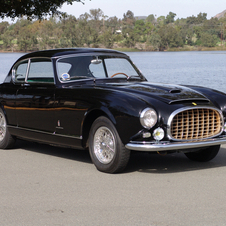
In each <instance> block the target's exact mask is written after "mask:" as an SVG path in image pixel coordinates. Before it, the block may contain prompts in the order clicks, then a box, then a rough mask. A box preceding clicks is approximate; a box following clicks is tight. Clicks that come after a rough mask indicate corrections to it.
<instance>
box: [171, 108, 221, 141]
mask: <svg viewBox="0 0 226 226" xmlns="http://www.w3.org/2000/svg"><path fill="white" fill-rule="evenodd" d="M193 109H212V110H215V111H217V112H218V113H219V114H220V117H221V123H222V126H221V131H220V133H219V134H216V135H214V137H215V136H219V135H220V134H221V133H222V132H223V129H224V117H223V114H222V111H221V110H219V109H217V108H214V107H201V106H196V107H184V108H180V109H177V110H176V111H174V112H173V113H172V114H171V115H170V117H169V119H168V122H167V134H168V138H169V139H170V140H173V141H180V140H176V139H174V138H173V137H172V135H171V123H172V120H173V118H174V117H175V115H177V114H178V113H180V112H183V111H187V110H193ZM209 138H212V137H209ZM209 138H208V139H209ZM181 141H184V140H181ZM189 141H190V140H189ZM191 141H192V140H191Z"/></svg>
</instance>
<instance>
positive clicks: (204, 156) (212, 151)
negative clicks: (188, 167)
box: [185, 145, 220, 162]
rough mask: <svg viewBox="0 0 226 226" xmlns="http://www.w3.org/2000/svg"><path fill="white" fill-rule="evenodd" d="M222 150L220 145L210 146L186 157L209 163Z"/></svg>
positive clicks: (187, 154)
mask: <svg viewBox="0 0 226 226" xmlns="http://www.w3.org/2000/svg"><path fill="white" fill-rule="evenodd" d="M219 150H220V145H215V146H210V147H208V148H205V149H202V150H200V151H197V152H189V153H185V155H186V156H187V157H188V158H189V159H190V160H193V161H197V162H208V161H210V160H211V159H213V158H214V157H215V156H216V155H217V153H218V152H219Z"/></svg>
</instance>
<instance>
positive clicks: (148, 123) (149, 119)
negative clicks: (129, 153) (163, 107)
mask: <svg viewBox="0 0 226 226" xmlns="http://www.w3.org/2000/svg"><path fill="white" fill-rule="evenodd" d="M156 122H157V114H156V112H155V110H154V109H151V108H145V109H144V110H143V111H142V112H141V114H140V123H141V125H142V126H143V127H144V128H146V129H151V128H152V127H153V126H154V125H155V124H156Z"/></svg>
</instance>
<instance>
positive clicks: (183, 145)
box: [125, 136, 226, 152]
mask: <svg viewBox="0 0 226 226" xmlns="http://www.w3.org/2000/svg"><path fill="white" fill-rule="evenodd" d="M219 144H226V136H221V137H219V138H212V139H205V140H196V141H187V142H169V141H162V142H159V143H155V142H135V141H132V142H130V143H128V144H126V145H125V147H126V148H127V149H129V150H135V151H148V152H156V151H170V150H181V149H189V148H200V147H208V146H213V145H219Z"/></svg>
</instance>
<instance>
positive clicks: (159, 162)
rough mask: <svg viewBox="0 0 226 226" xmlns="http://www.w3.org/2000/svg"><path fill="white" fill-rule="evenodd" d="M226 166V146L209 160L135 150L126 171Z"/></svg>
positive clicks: (180, 170)
mask: <svg viewBox="0 0 226 226" xmlns="http://www.w3.org/2000/svg"><path fill="white" fill-rule="evenodd" d="M225 166H226V146H224V147H221V149H220V151H219V153H218V155H217V156H216V157H215V158H214V159H212V160H211V161H209V162H195V161H191V160H189V159H188V158H187V157H186V156H185V155H184V154H183V153H173V154H168V155H165V156H164V155H163V156H161V155H158V154H149V153H141V152H134V153H132V154H131V157H130V161H129V163H128V166H127V168H126V170H125V172H127V173H129V172H134V171H138V172H141V173H155V174H157V173H163V174H166V173H179V172H186V171H194V170H202V169H210V168H217V167H225Z"/></svg>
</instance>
